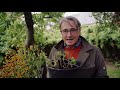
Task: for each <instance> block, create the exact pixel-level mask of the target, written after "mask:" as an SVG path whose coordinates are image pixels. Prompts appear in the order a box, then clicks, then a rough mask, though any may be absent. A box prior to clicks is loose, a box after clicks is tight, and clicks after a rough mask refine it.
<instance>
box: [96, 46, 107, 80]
mask: <svg viewBox="0 0 120 90" xmlns="http://www.w3.org/2000/svg"><path fill="white" fill-rule="evenodd" d="M95 64H96V74H95V78H109V76H108V75H107V68H106V64H105V61H104V57H103V54H102V52H101V50H100V49H99V48H97V51H96V60H95Z"/></svg>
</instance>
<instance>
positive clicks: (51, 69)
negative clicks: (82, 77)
mask: <svg viewBox="0 0 120 90" xmlns="http://www.w3.org/2000/svg"><path fill="white" fill-rule="evenodd" d="M46 63H47V70H48V74H49V77H50V78H76V77H78V76H77V75H78V71H79V66H80V64H79V63H78V62H77V61H76V60H75V59H74V58H68V59H66V58H65V53H61V52H60V51H58V52H57V53H56V55H55V59H54V60H47V62H46Z"/></svg>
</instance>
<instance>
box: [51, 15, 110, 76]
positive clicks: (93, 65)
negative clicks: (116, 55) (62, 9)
mask: <svg viewBox="0 0 120 90" xmlns="http://www.w3.org/2000/svg"><path fill="white" fill-rule="evenodd" d="M80 31H81V24H80V22H79V21H78V20H77V19H76V18H75V17H72V16H69V17H65V18H63V19H62V20H61V22H60V32H61V34H62V39H63V40H61V41H60V42H59V43H58V44H57V45H55V46H54V47H53V48H52V49H51V52H50V54H49V59H54V56H55V54H56V52H57V51H65V52H68V53H69V57H70V58H72V57H74V59H76V60H77V61H78V62H79V63H80V69H81V71H80V73H81V74H80V76H79V77H80V78H106V77H108V76H107V71H106V66H105V62H104V57H103V55H102V53H101V51H100V49H99V48H97V47H95V46H93V45H91V44H90V43H89V42H88V41H87V40H86V39H85V38H84V37H82V36H80ZM66 58H68V55H67V54H66Z"/></svg>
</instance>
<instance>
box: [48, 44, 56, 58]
mask: <svg viewBox="0 0 120 90" xmlns="http://www.w3.org/2000/svg"><path fill="white" fill-rule="evenodd" d="M55 53H56V49H55V46H53V47H52V49H51V51H50V54H49V57H48V58H49V59H53V58H54V56H55Z"/></svg>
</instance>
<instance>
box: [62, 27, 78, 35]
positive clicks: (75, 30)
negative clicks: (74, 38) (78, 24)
mask: <svg viewBox="0 0 120 90" xmlns="http://www.w3.org/2000/svg"><path fill="white" fill-rule="evenodd" d="M65 30H66V32H65ZM73 30H74V31H73ZM77 31H78V28H71V29H70V30H67V29H64V30H61V31H60V32H61V33H62V34H63V35H67V34H68V32H70V33H71V34H72V35H74V34H77Z"/></svg>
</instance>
